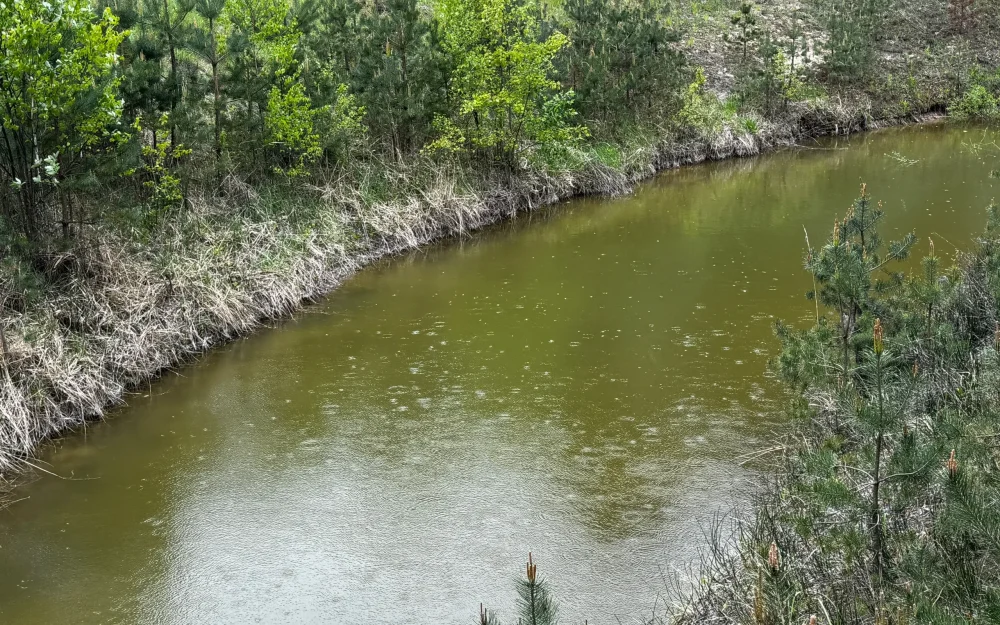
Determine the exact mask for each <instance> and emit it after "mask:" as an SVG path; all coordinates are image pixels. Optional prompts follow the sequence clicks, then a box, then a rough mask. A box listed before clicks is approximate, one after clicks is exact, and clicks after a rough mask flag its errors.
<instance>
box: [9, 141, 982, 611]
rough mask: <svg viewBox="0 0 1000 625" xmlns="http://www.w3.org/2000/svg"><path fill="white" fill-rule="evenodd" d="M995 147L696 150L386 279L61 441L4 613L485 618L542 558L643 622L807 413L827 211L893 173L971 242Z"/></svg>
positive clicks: (407, 263)
mask: <svg viewBox="0 0 1000 625" xmlns="http://www.w3.org/2000/svg"><path fill="white" fill-rule="evenodd" d="M982 138H983V131H982V130H975V129H972V130H963V129H961V128H954V127H946V126H930V127H921V128H910V129H905V130H888V131H884V132H880V133H876V134H870V135H865V136H857V137H853V138H851V139H850V140H839V141H836V142H824V143H821V144H819V145H818V146H817V148H815V149H802V150H795V151H788V152H783V153H779V154H775V155H771V156H767V157H763V158H759V159H753V160H743V161H732V162H724V163H716V164H709V165H703V166H697V167H691V168H687V169H683V170H679V171H673V172H668V173H665V174H663V175H661V176H659V177H658V178H656V179H655V180H654V181H652V182H650V183H648V184H646V185H644V186H642V188H641V189H640V190H639V191H638V192H637V193H636V194H635V195H634V196H633V197H628V198H623V199H613V200H609V199H588V200H577V201H572V202H568V203H565V204H563V205H560V206H558V207H553V208H552V209H547V210H544V211H540V212H537V213H535V214H532V215H528V216H524V217H522V218H519V219H518V220H516V221H514V222H513V223H511V222H508V223H506V224H502V225H500V226H498V227H495V228H492V229H489V230H488V231H486V232H482V233H479V234H476V235H474V236H472V237H468V238H466V239H463V240H461V241H453V242H449V243H446V244H442V245H440V246H436V247H432V248H430V249H427V250H423V251H420V252H417V253H413V254H409V255H407V256H404V257H401V258H396V259H392V260H389V261H386V262H383V263H380V264H379V265H377V266H375V267H371V268H369V269H367V270H365V271H362V272H361V273H359V274H358V275H356V276H355V277H353V278H352V279H350V280H349V281H347V283H346V284H344V286H343V287H342V288H341V289H340V290H338V291H337V292H335V293H333V294H332V295H331V296H330V297H329V298H328V300H327V301H325V302H324V303H321V304H319V305H316V306H313V307H310V308H309V309H308V310H306V311H304V312H302V313H300V314H299V315H298V317H297V319H295V320H294V321H290V322H285V323H280V324H278V327H276V328H274V329H270V330H266V331H264V332H261V333H259V334H257V335H255V336H252V337H250V338H248V339H246V340H242V341H239V342H237V343H235V344H233V345H231V346H229V347H227V348H224V349H222V350H220V351H218V352H215V353H213V354H210V355H208V356H207V357H205V358H204V359H202V360H201V361H200V362H199V363H197V364H196V365H194V366H190V367H186V368H184V369H182V370H181V371H180V372H179V373H178V374H176V375H168V376H166V377H165V378H164V379H162V380H160V381H157V382H155V383H153V384H152V385H151V386H150V388H149V389H148V394H146V393H143V394H141V395H139V396H134V397H131V398H130V399H129V405H128V407H127V408H124V409H121V410H118V411H115V412H114V413H113V414H112V415H111V417H110V418H109V420H108V421H107V422H105V423H101V424H96V425H92V426H90V427H89V428H88V429H87V431H86V434H85V435H84V434H83V433H81V434H79V435H74V436H70V437H67V438H65V439H63V440H61V441H58V442H56V443H54V444H53V445H51V446H50V448H49V449H48V450H46V451H45V452H44V454H43V459H44V461H45V462H47V463H49V464H48V465H46V466H47V469H48V470H50V471H51V472H53V473H55V474H58V475H59V476H62V478H57V477H53V476H50V475H42V476H41V477H40V478H39V479H37V480H36V481H34V482H32V483H30V484H28V485H27V486H25V487H23V488H20V489H19V490H18V491H16V492H15V493H14V498H16V499H22V501H19V502H18V503H16V504H14V505H13V506H11V507H10V508H8V509H7V510H4V511H2V512H0V621H2V622H3V623H16V624H62V623H164V624H182V623H184V624H188V623H190V624H195V623H197V624H217V623H218V624H229V623H233V624H243V623H338V624H339V623H344V624H367V623H373V624H383V623H385V624H388V623H392V624H394V625H400V624H404V623H414V624H416V623H421V624H423V623H432V624H438V623H471V622H472V619H473V617H474V615H475V614H476V613H477V611H478V607H479V603H480V602H483V603H485V604H486V605H488V606H493V607H495V608H497V609H498V610H499V611H500V613H501V615H502V616H505V617H506V616H508V615H509V614H510V609H511V606H512V603H513V597H514V591H513V584H512V580H513V578H514V577H515V576H517V575H518V574H519V573H520V572H521V571H523V562H524V560H525V558H526V556H527V553H528V551H529V550H531V551H532V552H533V553H534V556H535V558H536V561H537V562H538V563H539V570H540V573H541V574H543V575H545V576H547V577H548V579H549V580H550V581H551V584H552V587H553V589H554V591H555V594H556V597H557V599H558V600H559V603H560V606H561V612H562V616H563V621H562V622H564V623H582V622H583V620H584V618H586V619H589V622H590V623H591V624H604V623H617V622H618V621H617V620H616V617H617V618H620V619H621V622H622V623H629V622H635V620H636V619H638V618H639V617H640V616H645V615H649V614H650V612H651V611H652V609H653V607H654V601H655V600H656V597H657V595H658V594H662V593H663V592H664V591H665V589H666V587H665V584H664V579H665V578H669V577H670V576H671V575H672V574H673V573H674V572H675V571H678V570H682V569H683V568H684V567H685V566H687V565H688V564H689V563H691V562H692V561H693V559H694V558H695V557H696V553H697V548H698V546H699V545H701V544H702V530H703V528H705V527H706V526H707V524H708V523H709V522H710V521H711V518H712V515H713V514H714V513H716V511H718V510H719V509H725V508H726V507H728V506H730V505H733V504H734V503H739V502H740V501H745V494H746V492H747V489H748V486H749V484H750V480H751V479H752V475H751V474H750V473H749V471H750V469H748V468H744V467H741V466H740V464H739V460H740V457H741V455H743V454H747V453H748V452H751V451H753V450H755V449H761V448H764V447H767V446H768V444H769V439H770V436H771V434H772V432H774V431H776V430H777V429H779V428H780V427H781V426H782V424H783V422H784V417H783V409H784V406H785V402H786V400H785V398H784V397H785V396H784V394H783V391H782V389H781V387H780V385H779V384H778V383H777V382H776V381H775V380H774V379H773V378H772V377H769V376H768V375H767V374H766V367H767V361H768V359H769V358H770V357H773V356H774V355H775V353H776V341H775V339H774V338H773V334H772V322H773V320H774V319H775V318H777V317H780V318H783V319H786V320H789V321H792V322H796V323H804V322H806V321H808V320H809V318H810V317H811V316H812V315H813V314H814V312H813V305H812V303H811V302H809V301H807V300H806V299H805V298H804V293H805V291H806V290H807V289H808V288H809V286H810V282H809V278H808V276H807V275H806V274H805V273H804V272H803V271H802V270H801V259H802V255H803V248H804V242H803V234H802V228H803V226H805V227H806V228H808V230H809V233H810V235H811V236H812V239H813V242H814V243H816V242H818V241H821V240H823V239H824V238H825V236H826V235H827V234H828V232H829V231H830V229H831V228H832V225H833V221H834V218H835V217H836V216H839V215H842V214H843V213H844V211H845V210H846V208H847V207H848V205H849V204H850V202H851V200H852V199H853V198H854V197H855V195H856V194H857V191H858V184H859V183H860V182H861V181H862V180H865V181H867V182H868V186H869V189H870V191H871V192H872V194H873V195H874V196H875V197H876V198H877V199H882V200H884V201H885V208H886V210H887V212H888V217H887V221H886V235H887V236H886V238H892V237H894V236H898V235H899V234H901V233H902V232H904V231H906V230H911V229H912V230H915V231H916V232H917V234H918V235H919V241H920V243H919V247H918V252H920V253H921V254H922V253H924V251H925V250H926V246H927V243H926V242H927V237H928V236H933V237H934V240H935V243H936V246H937V250H938V253H939V254H940V253H942V252H946V253H947V255H948V256H949V257H950V256H951V252H952V251H953V250H954V249H955V247H954V246H959V247H967V246H968V245H969V243H970V241H971V240H972V238H973V237H974V236H975V235H976V234H977V233H978V232H980V231H981V229H982V227H983V225H984V223H985V210H984V208H985V206H986V204H988V202H989V200H990V198H991V197H993V195H994V194H998V187H1000V184H998V183H1000V180H994V179H990V178H989V172H990V170H991V169H1000V155H992V154H986V153H980V154H976V153H974V152H973V151H970V149H968V146H967V145H963V144H964V143H967V142H969V141H979V140H981V139H982ZM991 140H995V137H993V139H991ZM892 153H898V155H899V156H902V157H904V158H905V159H911V160H915V161H916V162H915V163H912V164H907V163H904V162H902V161H901V160H899V159H897V158H893V157H891V156H888V155H891V154H892Z"/></svg>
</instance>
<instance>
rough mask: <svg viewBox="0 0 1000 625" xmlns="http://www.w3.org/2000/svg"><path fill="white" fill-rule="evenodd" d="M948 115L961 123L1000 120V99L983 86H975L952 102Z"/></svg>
mask: <svg viewBox="0 0 1000 625" xmlns="http://www.w3.org/2000/svg"><path fill="white" fill-rule="evenodd" d="M948 113H949V114H951V116H952V117H953V118H955V119H957V120H959V121H992V120H997V119H1000V99H998V98H997V97H996V96H995V95H993V94H992V93H990V91H989V90H988V89H987V88H986V87H984V86H983V85H974V86H973V87H972V88H971V89H969V90H968V91H966V92H965V93H964V94H962V97H960V98H958V99H957V100H955V101H954V102H952V104H951V106H950V107H948Z"/></svg>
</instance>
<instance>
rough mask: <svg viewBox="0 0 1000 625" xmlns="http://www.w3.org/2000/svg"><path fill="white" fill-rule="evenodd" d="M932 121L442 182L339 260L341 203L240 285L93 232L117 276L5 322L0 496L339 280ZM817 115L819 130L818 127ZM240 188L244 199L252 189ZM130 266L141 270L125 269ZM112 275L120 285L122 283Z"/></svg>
mask: <svg viewBox="0 0 1000 625" xmlns="http://www.w3.org/2000/svg"><path fill="white" fill-rule="evenodd" d="M934 111H935V108H932V109H931V112H928V113H926V114H924V115H914V116H910V117H907V118H903V119H887V120H876V119H873V118H871V117H870V116H869V115H868V114H867V113H868V111H866V110H864V109H863V108H861V107H858V108H855V109H847V108H845V107H843V106H841V107H840V108H839V109H837V110H836V112H833V111H832V110H829V109H827V110H805V111H801V112H800V113H799V115H798V117H797V118H791V119H786V120H781V121H779V122H777V123H767V124H766V125H765V126H764V128H762V130H761V131H759V132H757V133H754V134H750V133H742V134H737V133H735V132H734V131H733V130H732V128H730V127H724V128H723V129H722V130H721V131H720V132H718V133H716V134H715V135H714V136H710V137H696V138H694V139H692V140H690V141H687V142H683V143H680V142H676V141H662V142H661V143H660V144H659V145H656V146H653V147H650V148H648V149H647V152H646V153H643V154H638V155H634V160H635V162H634V163H633V164H631V165H626V166H624V167H620V168H611V167H593V166H592V167H590V168H589V169H588V170H584V171H581V172H562V173H558V174H544V173H538V172H532V171H522V172H518V173H517V174H515V175H513V176H510V177H508V178H501V179H499V180H497V179H493V180H492V181H488V182H486V184H484V185H483V187H482V189H477V190H476V193H473V194H470V193H467V192H462V191H459V190H458V189H456V188H455V186H456V185H455V184H454V180H453V179H448V178H443V179H442V180H440V181H439V182H440V184H439V185H435V187H433V188H430V189H428V190H427V192H426V193H424V196H423V197H422V198H410V199H409V200H407V201H406V203H407V204H414V205H415V206H416V208H415V209H413V210H411V211H409V212H407V211H405V210H404V208H403V207H402V206H398V207H397V206H388V207H383V208H384V210H385V211H386V213H385V214H386V215H389V216H390V217H391V218H392V219H393V220H394V222H393V223H390V224H387V225H385V228H383V229H382V232H381V236H380V237H379V238H378V239H377V240H375V241H372V240H370V239H369V240H366V241H365V242H364V243H363V244H362V243H360V242H359V243H358V245H357V247H356V248H354V249H347V248H346V247H345V245H344V244H343V242H342V240H339V239H337V238H335V237H334V236H333V234H334V233H333V231H334V230H337V229H338V227H339V225H338V223H337V217H338V216H340V215H338V214H337V209H338V208H340V205H339V204H336V205H335V206H333V207H331V209H330V210H329V211H327V213H328V214H327V215H325V216H326V217H328V218H331V219H333V220H334V222H335V223H334V225H333V226H332V227H331V232H326V233H322V232H319V233H315V234H312V235H310V236H309V237H307V238H306V239H305V240H303V241H302V245H301V250H299V251H298V252H297V255H295V256H294V257H291V258H289V259H287V264H286V266H284V267H281V268H278V269H275V270H271V271H268V270H261V271H258V272H257V273H255V274H254V275H243V274H245V272H246V269H247V264H249V263H250V262H252V261H254V260H258V261H259V258H258V257H257V256H255V254H257V255H260V254H262V253H263V254H266V252H267V251H268V250H270V249H271V248H267V247H266V245H264V246H262V247H263V248H265V249H263V251H261V250H258V249H255V246H256V244H257V242H258V241H261V240H263V241H265V242H269V243H271V244H272V246H279V245H282V244H285V243H287V242H288V241H287V239H288V236H287V235H288V233H283V232H280V231H279V232H277V234H275V233H274V232H272V231H274V230H275V229H276V228H277V226H276V225H275V224H273V223H260V224H256V225H257V226H259V227H260V232H256V233H249V235H248V237H247V239H246V242H245V247H244V248H241V247H239V245H237V247H236V248H234V249H235V250H236V251H237V252H240V253H241V254H240V256H239V257H236V258H229V259H228V261H231V262H227V263H223V265H222V266H224V267H227V268H228V269H229V270H230V271H232V272H236V273H237V274H240V275H239V276H238V277H233V276H222V275H221V272H220V271H216V272H214V273H215V274H216V275H209V276H200V277H199V276H197V274H196V272H195V273H193V274H192V276H195V278H192V280H190V281H186V282H185V281H184V280H183V279H178V278H175V277H174V276H173V275H172V274H171V275H167V276H166V277H165V279H164V276H163V275H160V276H157V275H156V269H157V268H156V267H153V266H151V265H152V263H148V262H140V261H138V260H136V259H132V258H130V257H128V252H127V250H126V249H125V247H124V246H125V245H126V244H127V242H123V241H116V240H110V241H107V240H102V239H101V238H100V236H99V235H100V234H101V233H96V234H97V235H98V237H97V241H98V245H97V246H96V247H97V249H95V250H94V257H93V258H89V259H87V262H86V263H83V264H84V265H86V266H87V268H88V269H89V270H91V271H93V270H94V268H95V267H98V268H105V269H106V268H108V267H112V266H114V265H115V263H121V264H123V265H125V271H121V272H111V271H108V275H103V274H102V273H101V272H100V271H98V272H97V273H98V274H99V275H98V279H96V280H93V281H92V283H87V282H86V281H83V282H81V283H80V284H76V283H74V284H76V289H75V292H69V293H58V294H56V295H54V296H53V297H51V298H46V299H44V301H43V302H42V303H41V304H40V305H39V306H38V307H37V308H38V309H39V310H28V311H25V313H24V314H22V315H20V316H19V318H17V319H14V320H11V319H7V320H5V325H6V326H7V330H8V331H7V341H8V345H9V350H10V351H9V353H8V358H7V360H6V361H5V362H4V363H3V366H2V367H0V477H2V478H3V479H5V480H7V481H8V484H7V487H8V488H13V487H14V486H16V484H17V482H18V480H17V477H18V476H19V474H21V473H22V472H23V471H24V469H28V470H29V471H30V470H31V469H32V467H33V465H32V464H31V462H30V460H31V459H32V458H34V457H35V456H34V454H35V453H36V452H37V450H38V448H39V446H40V445H41V444H43V443H44V442H46V441H48V440H52V439H55V438H58V437H61V436H64V435H70V434H73V433H74V432H75V431H77V430H78V429H79V428H80V427H82V426H85V424H86V423H88V422H92V421H95V420H97V419H102V418H103V417H104V415H105V414H106V411H107V410H108V409H109V408H112V407H114V406H118V405H121V404H123V403H125V402H126V401H127V396H128V395H129V394H131V393H133V392H135V389H137V388H139V387H140V386H142V385H145V384H149V383H150V382H151V381H152V380H154V379H156V378H158V377H159V376H161V375H163V374H165V373H168V372H170V371H175V370H178V369H180V368H182V367H184V366H186V365H188V364H190V363H192V362H193V361H194V360H195V359H196V358H198V357H200V356H201V355H202V354H204V353H206V352H208V351H209V350H212V349H215V348H217V347H220V346H222V345H225V344H227V343H229V342H231V341H234V340H236V339H239V338H243V337H246V336H248V335H249V334H250V333H251V332H254V331H255V330H257V329H258V328H260V327H261V326H263V325H265V324H267V323H268V322H272V321H276V320H279V319H282V318H287V317H289V316H290V315H292V314H294V313H295V312H296V311H298V310H301V309H302V308H303V307H304V306H306V305H308V304H311V303H314V302H315V301H317V300H318V299H320V298H322V297H325V296H328V295H329V294H331V293H332V292H333V291H335V290H336V289H337V288H338V287H339V285H340V284H341V283H342V282H343V281H344V280H345V279H346V278H348V277H350V276H351V275H353V274H354V273H355V272H356V271H358V270H360V269H362V268H364V267H366V266H367V265H369V264H371V263H374V262H376V261H378V260H381V259H384V258H386V257H390V256H395V255H398V254H401V253H404V252H407V251H410V250H413V249H415V248H419V247H422V246H424V245H427V244H429V243H432V242H437V241H442V240H444V239H447V238H452V237H455V236H459V237H460V236H463V235H464V234H466V233H469V232H472V231H475V230H478V229H480V228H483V227H485V226H488V225H491V224H494V223H497V222H499V221H501V220H503V219H504V218H513V217H515V216H517V215H518V214H520V213H524V212H528V211H532V210H535V209H537V208H541V207H543V206H547V205H550V204H554V203H557V202H560V201H564V200H568V199H571V198H574V197H582V196H590V195H604V196H608V197H614V196H617V195H623V194H627V193H631V192H632V191H633V190H634V188H635V186H636V185H637V184H638V183H640V182H642V181H645V180H647V179H650V178H652V177H653V176H655V175H657V174H659V173H661V172H663V171H666V170H670V169H676V168H679V167H683V166H688V165H695V164H699V163H702V162H705V161H719V160H727V159H731V158H744V157H748V156H757V155H760V154H764V153H767V152H771V151H775V150H778V149H782V148H788V147H793V146H795V145H797V142H799V141H802V140H808V139H818V138H821V137H824V136H835V135H840V136H845V135H851V134H857V133H859V132H868V131H873V130H878V129H883V128H888V127H894V126H909V125H916V124H926V123H933V122H938V121H940V120H942V119H944V118H945V115H943V114H941V113H939V112H934ZM824 115H825V116H827V119H826V120H823V122H825V123H823V122H821V121H820V119H822V116H824ZM793 122H794V123H793ZM445 175H446V174H445ZM224 184H225V181H224ZM229 191H230V194H231V195H235V194H234V193H233V192H232V190H229ZM239 191H243V192H244V194H245V196H246V198H247V200H249V201H253V200H252V196H253V193H254V192H253V190H252V189H250V190H242V189H239ZM330 191H331V190H330V189H327V190H326V192H325V193H330ZM328 203H330V202H329V201H328ZM359 212H360V210H359ZM381 216H382V215H381V214H380V215H378V216H375V217H373V218H372V219H379V218H380V217H381ZM366 223H367V222H366ZM366 227H367V226H366ZM366 232H367V231H366ZM339 234H342V233H339ZM253 235H256V240H255V238H254V236H253ZM268 236H272V237H274V238H273V239H268V238H266V237H268ZM366 237H367V234H366ZM207 238H208V239H209V240H208V241H207V242H205V243H204V245H203V247H204V246H207V245H208V244H210V243H212V242H213V241H212V240H211V237H210V236H209V237H207ZM327 239H329V240H327ZM220 245H222V244H221V243H219V244H217V247H218V246H220ZM199 249H200V248H199ZM206 249H207V248H206ZM212 249H215V248H212ZM245 256H249V257H250V258H246V257H245ZM72 260H73V259H71V260H70V262H72ZM146 260H148V259H146ZM242 261H245V262H242ZM81 262H82V261H81ZM129 262H140V264H139V266H134V267H129V266H127V263H129ZM192 264H196V263H194V262H192ZM129 269H138V271H137V272H136V271H129ZM112 273H113V274H114V275H113V276H112V275H111V274H112ZM161 273H163V274H165V273H166V270H164V271H163V272H161ZM209 273H212V272H209ZM121 274H125V275H126V276H127V277H126V278H125V279H123V278H122V277H121ZM220 278H221V279H222V281H223V282H227V284H228V283H232V286H231V290H228V291H226V292H225V293H218V292H216V291H212V289H211V287H212V286H213V285H211V284H208V285H206V284H201V282H203V281H206V280H211V279H220ZM223 296H228V297H232V298H235V299H234V300H233V301H227V302H225V306H222V305H221V304H220V307H219V309H214V308H212V306H211V303H214V302H215V301H216V299H219V298H222V297H223ZM76 298H84V299H88V300H93V302H94V304H93V310H90V309H86V310H83V309H81V310H79V311H73V310H72V308H71V306H72V302H75V301H78V299H76ZM98 300H100V301H99V302H98ZM116 302H128V303H127V304H126V305H125V310H124V311H119V310H115V309H114V304H115V303H116ZM150 302H152V303H153V304H150ZM206 302H207V303H206ZM233 302H235V303H233ZM67 309H69V310H70V312H67ZM94 311H97V312H100V313H104V314H103V315H101V314H96V313H95V312H94ZM74 312H75V313H76V314H75V316H74ZM32 313H36V314H39V315H40V316H41V317H42V318H43V319H44V318H46V317H47V316H48V317H51V318H52V319H54V320H55V321H54V322H53V324H54V327H50V328H48V331H49V332H50V333H51V335H50V336H46V337H44V339H47V340H48V342H47V343H45V342H44V341H39V343H43V344H41V345H39V343H35V344H33V345H32V344H29V343H27V342H26V341H24V339H23V337H24V336H25V335H26V334H27V333H28V330H29V329H30V323H31V321H32V320H31V319H30V318H29V317H30V315H31V314H32ZM67 319H68V320H67ZM12 321H14V323H12ZM17 322H20V323H17ZM91 328H95V330H94V331H91ZM11 330H14V331H13V332H12V331H11ZM18 330H19V331H18ZM74 338H78V339H79V340H80V341H81V346H80V347H77V348H76V349H78V350H80V351H81V354H77V355H73V354H72V353H70V354H67V352H72V350H73V349H74V346H73V345H71V343H72V340H73V339H74ZM19 367H20V369H19Z"/></svg>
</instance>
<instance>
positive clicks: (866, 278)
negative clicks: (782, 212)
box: [806, 185, 916, 380]
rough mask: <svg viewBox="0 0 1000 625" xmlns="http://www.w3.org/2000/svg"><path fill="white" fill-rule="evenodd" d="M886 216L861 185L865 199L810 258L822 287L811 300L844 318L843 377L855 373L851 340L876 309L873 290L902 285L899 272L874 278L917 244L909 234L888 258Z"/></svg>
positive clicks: (891, 245) (808, 261) (841, 322)
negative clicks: (880, 231) (881, 232)
mask: <svg viewBox="0 0 1000 625" xmlns="http://www.w3.org/2000/svg"><path fill="white" fill-rule="evenodd" d="M884 217H885V212H884V211H883V210H882V207H881V203H879V204H878V205H877V206H872V203H871V198H870V197H869V196H868V193H867V188H866V186H865V185H862V186H861V196H860V197H859V198H858V199H856V200H855V201H854V204H853V205H852V206H851V208H850V209H849V210H848V212H847V216H846V217H845V218H844V220H843V221H837V222H836V223H835V224H834V228H833V236H832V237H831V239H830V241H829V242H828V243H827V244H826V245H825V246H824V247H823V248H822V249H820V250H819V251H818V252H817V253H810V255H809V256H808V257H807V259H806V269H807V270H808V271H809V272H810V273H812V274H813V277H814V279H815V282H816V284H818V285H819V292H818V293H817V292H810V293H809V294H808V297H809V298H810V299H811V298H813V297H818V298H819V301H820V303H821V304H823V305H825V306H829V307H830V308H832V309H833V310H834V311H835V312H836V314H837V315H838V316H839V326H840V343H841V350H842V360H841V365H842V367H841V375H842V376H847V375H848V374H849V372H850V369H851V365H852V362H853V360H854V359H853V357H852V354H853V353H854V351H855V347H856V346H855V345H854V344H853V342H852V339H853V338H854V334H855V332H856V330H857V326H858V321H859V319H860V317H861V315H862V314H863V313H864V312H865V310H872V306H873V299H872V292H873V290H874V289H876V288H880V289H881V288H884V287H885V286H886V285H887V284H893V283H900V282H901V281H902V275H901V274H899V273H894V274H888V275H887V276H886V277H885V278H884V279H880V278H877V277H875V275H874V274H876V272H880V271H882V270H884V269H885V268H886V265H887V264H888V263H890V262H892V261H901V260H904V259H905V258H906V257H907V255H908V254H909V251H910V248H911V247H912V246H913V244H914V242H915V241H916V238H915V237H914V235H913V234H912V233H911V234H908V235H907V236H906V237H904V238H903V239H902V240H900V241H894V242H891V243H889V245H888V247H887V249H886V250H885V251H884V256H883V250H882V239H881V237H880V236H879V234H878V231H877V226H878V224H879V223H880V222H881V221H882V219H883V218H884ZM875 312H876V313H878V312H879V311H875ZM858 347H859V346H858ZM859 349H860V347H859ZM842 380H846V378H842Z"/></svg>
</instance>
